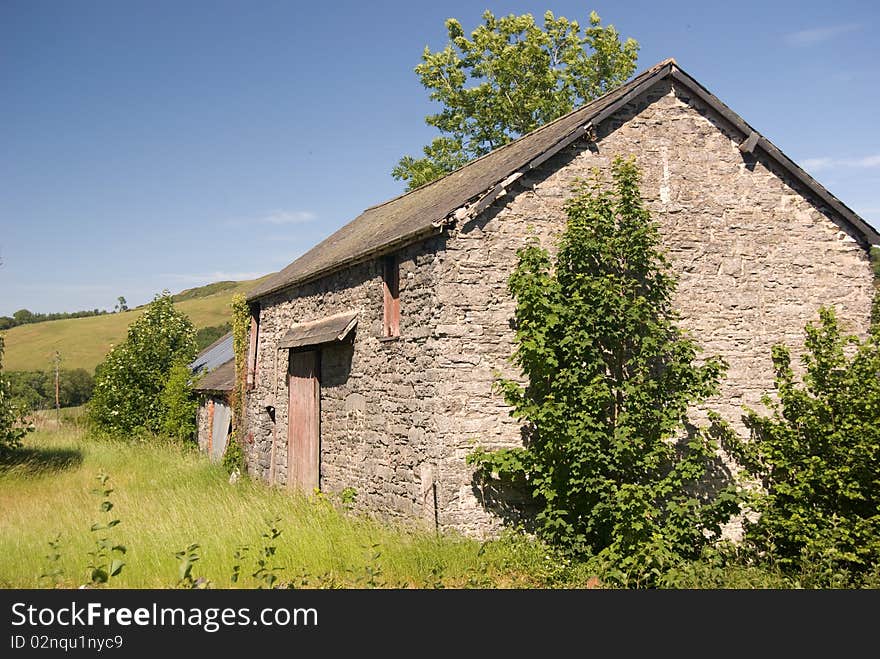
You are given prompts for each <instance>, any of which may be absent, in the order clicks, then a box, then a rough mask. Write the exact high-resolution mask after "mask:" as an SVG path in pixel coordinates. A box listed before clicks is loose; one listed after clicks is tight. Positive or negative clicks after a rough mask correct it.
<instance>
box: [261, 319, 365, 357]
mask: <svg viewBox="0 0 880 659" xmlns="http://www.w3.org/2000/svg"><path fill="white" fill-rule="evenodd" d="M355 325H357V313H356V312H349V313H343V314H337V315H335V316H329V317H327V318H322V319H321V320H316V321H313V322H310V323H301V324H299V325H294V326H293V327H292V328H291V329H290V330H289V331H288V332H287V334H285V335H284V336H283V337H282V338H281V341H279V342H278V347H279V348H302V347H304V346H316V345H321V344H323V343H338V342H340V341H344V340H345V338H346V337H347V336H348V335H349V334H350V333H351V331H352V330H353V329H354V328H355Z"/></svg>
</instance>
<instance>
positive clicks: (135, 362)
mask: <svg viewBox="0 0 880 659" xmlns="http://www.w3.org/2000/svg"><path fill="white" fill-rule="evenodd" d="M195 355H196V342H195V330H194V328H193V325H192V322H191V321H190V320H189V318H188V317H187V316H186V314H184V313H182V312H180V311H178V310H177V309H175V308H174V303H173V300H172V299H171V294H170V293H169V292H168V291H163V292H162V293H161V294H159V295H156V297H155V298H153V301H152V302H150V304H149V305H147V308H146V310H145V311H144V313H143V314H141V315H140V316H139V317H138V318H137V320H135V321H134V322H133V323H132V324H131V325H129V327H128V335H127V337H126V339H125V341H123V342H122V343H120V344H119V345H117V346H114V347H113V348H112V349H111V350H110V352H109V354H108V355H107V357H106V358H105V359H104V361H103V362H101V363H100V364H99V365H98V367H97V368H96V369H95V390H94V394H93V397H92V400H91V401H90V402H89V405H88V409H89V418H90V419H91V420H92V421H93V422H94V423H95V424H96V425H97V426H98V427H100V428H102V429H104V430H106V431H108V432H114V433H127V432H132V431H136V430H139V429H145V430H148V431H150V432H158V431H160V430H161V429H162V422H163V418H164V407H163V405H162V401H161V394H162V391H163V390H164V388H165V383H166V381H167V379H168V375H169V373H170V372H171V369H172V367H173V366H174V365H175V364H179V363H182V362H190V361H192V359H194V358H195Z"/></svg>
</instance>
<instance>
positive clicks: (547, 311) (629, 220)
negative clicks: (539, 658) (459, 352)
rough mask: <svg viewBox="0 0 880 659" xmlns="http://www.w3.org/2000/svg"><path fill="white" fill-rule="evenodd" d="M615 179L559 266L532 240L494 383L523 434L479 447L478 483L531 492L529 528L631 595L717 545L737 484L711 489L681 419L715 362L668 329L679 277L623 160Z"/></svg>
mask: <svg viewBox="0 0 880 659" xmlns="http://www.w3.org/2000/svg"><path fill="white" fill-rule="evenodd" d="M612 173H613V183H612V184H611V185H610V186H608V185H607V184H603V182H602V181H601V179H600V177H599V174H598V172H597V173H596V175H595V177H594V178H593V180H591V181H589V182H585V183H581V184H580V185H579V186H577V187H576V189H575V194H574V196H573V197H572V198H571V199H570V200H569V201H568V202H567V204H566V206H565V210H566V212H567V216H568V220H567V224H566V227H565V230H564V232H563V234H562V236H561V240H560V243H559V249H558V253H557V255H556V257H555V258H551V256H550V254H549V253H548V252H547V251H546V250H545V249H543V248H541V247H540V246H539V245H538V244H537V242H536V241H534V240H533V241H530V242H529V243H528V244H527V245H526V246H525V247H523V248H521V249H520V250H519V251H518V257H519V259H518V263H517V265H516V268H515V270H514V272H513V273H512V274H511V276H510V280H509V288H510V292H511V293H512V294H513V296H514V298H515V300H516V311H515V319H516V349H515V352H514V354H513V356H512V359H513V362H514V363H515V364H516V365H517V366H518V367H519V368H520V369H521V371H522V375H523V376H524V377H523V380H524V381H525V383H524V384H523V383H521V382H520V381H518V380H510V379H501V380H499V381H498V388H499V390H500V392H501V393H502V394H503V396H504V399H505V400H506V402H507V403H508V404H509V405H511V407H512V411H511V414H512V416H514V417H515V418H516V419H518V420H519V421H521V422H522V423H523V425H524V427H525V429H526V432H527V440H526V442H525V445H524V447H522V448H512V449H502V450H494V451H485V450H482V449H478V450H476V451H474V452H473V453H472V454H471V455H470V456H469V462H470V463H471V464H475V465H477V466H478V472H477V473H478V478H479V477H482V478H483V479H486V480H489V481H492V480H494V481H500V483H499V482H496V483H495V485H496V486H499V485H500V486H501V487H502V488H503V487H504V486H505V485H508V486H509V485H513V486H516V487H517V488H525V489H526V490H527V491H528V493H529V494H530V495H531V497H532V498H533V503H534V504H535V505H536V506H537V508H538V514H537V516H536V522H537V529H538V532H539V534H540V535H541V536H543V537H544V538H545V539H546V540H548V541H550V542H551V543H553V544H556V545H559V546H562V547H564V548H566V549H568V550H570V551H572V552H575V553H578V554H582V555H587V556H593V557H594V558H595V559H596V560H598V561H600V562H602V563H604V564H605V565H609V566H611V568H612V571H613V572H614V573H616V574H617V575H618V577H617V578H619V579H620V580H621V582H623V583H627V584H636V583H639V584H647V583H650V582H651V580H652V579H654V578H656V577H657V576H658V575H659V574H661V573H662V572H663V571H664V570H665V569H667V568H669V567H671V566H672V565H674V564H676V563H677V562H679V561H681V560H683V559H690V558H694V557H696V556H698V555H699V554H700V551H701V549H702V548H703V547H705V546H706V545H707V544H709V543H711V542H713V541H715V540H716V539H718V538H719V537H720V533H721V525H722V524H723V523H725V522H726V521H728V520H729V519H730V517H731V516H732V515H733V514H735V513H736V512H738V510H739V494H738V492H737V489H736V487H735V486H734V485H733V484H730V483H728V484H723V483H721V484H717V483H716V484H713V485H712V486H711V487H701V486H702V485H706V483H707V480H706V477H707V475H708V473H709V472H708V470H709V468H710V466H711V465H712V463H713V462H714V461H715V460H716V453H715V445H714V443H713V442H712V441H711V440H710V439H709V436H708V434H707V433H705V432H703V430H702V429H699V428H695V427H693V426H689V424H688V423H687V411H688V408H689V407H690V406H691V405H693V404H695V403H699V402H700V401H703V400H704V399H705V398H706V397H707V396H709V395H712V394H714V393H716V392H717V387H718V383H719V380H720V377H721V375H722V373H723V372H724V369H725V365H724V363H723V362H722V361H721V359H720V358H716V357H709V358H706V359H702V360H701V363H698V359H697V357H698V352H699V351H698V347H697V345H696V344H695V343H694V342H693V341H692V340H691V339H690V338H688V337H687V336H686V335H685V334H684V333H683V331H682V330H681V329H680V328H679V327H678V326H677V315H676V313H675V312H674V310H673V307H672V296H673V293H674V291H675V286H676V281H675V278H674V276H673V274H672V273H671V271H670V269H669V264H668V262H667V260H666V258H665V257H664V255H663V253H662V252H661V251H660V248H659V240H660V239H659V233H658V230H657V227H656V224H655V223H654V221H653V220H652V219H651V217H650V214H649V212H648V210H647V209H646V207H645V206H644V204H643V202H642V199H641V197H640V193H639V187H638V185H639V172H638V169H637V167H636V165H635V163H634V161H633V160H623V159H621V158H617V159H616V160H615V162H614V164H613V170H612Z"/></svg>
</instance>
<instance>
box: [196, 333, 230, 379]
mask: <svg viewBox="0 0 880 659" xmlns="http://www.w3.org/2000/svg"><path fill="white" fill-rule="evenodd" d="M233 356H234V353H233V350H232V332H229V333H228V334H226V335H224V336H221V337H220V338H219V339H217V340H216V341H214V343H212V344H211V345H209V346H208V347H207V348H205V349H204V350H202V351H201V352H200V353H199V354H198V356H197V357H196V358H195V359H194V360H193V361H192V362H191V363H190V365H189V367H190V369H191V370H192V372H193V373H201V372H203V371H213V370H214V369H215V368H218V367H219V366H221V365H223V364H225V363H226V362H228V361H229V360H230V359H232V358H233Z"/></svg>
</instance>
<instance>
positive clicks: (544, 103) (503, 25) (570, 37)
mask: <svg viewBox="0 0 880 659" xmlns="http://www.w3.org/2000/svg"><path fill="white" fill-rule="evenodd" d="M483 21H484V22H483V24H482V25H480V26H479V27H477V29H475V30H474V31H473V32H472V33H471V36H470V38H468V37H467V36H465V33H464V30H463V28H462V26H461V23H460V22H459V21H458V20H456V19H454V18H450V19H448V20H447V21H446V31H447V34H448V36H449V42H448V43H447V45H446V47H445V48H444V49H443V50H439V51H437V52H431V50H430V48H428V47H427V46H426V47H425V51H424V53H423V54H422V63H421V64H419V65H418V66H416V68H415V72H416V74H417V75H418V76H419V80H421V82H422V85H424V87H425V88H426V89H428V90H430V98H431V100H432V101H437V102H438V103H440V104H441V105H442V109H441V111H440V112H438V113H436V114H431V115H428V116H427V117H426V118H425V122H426V123H427V124H428V125H429V126H433V127H435V128H437V129H438V130H439V131H440V133H441V135H440V136H439V137H437V138H435V139H434V140H433V141H432V142H431V144H429V145H427V146H426V147H424V149H423V151H424V156H423V157H421V158H415V157H413V156H404V157H403V158H401V159H400V161H399V162H398V164H397V166H396V167H394V169H393V171H392V176H394V178H396V179H398V180H403V181H406V182H407V187H408V189H410V190H411V189H413V188H417V187H419V186H420V185H424V184H425V183H428V182H430V181H433V180H434V179H436V178H439V177H441V176H443V175H445V174H448V173H449V172H451V171H453V170H454V169H457V168H458V167H460V166H462V165H463V164H465V163H466V162H468V161H469V160H472V159H473V158H476V157H478V156H481V155H484V154H486V153H488V152H489V151H491V150H492V149H495V148H497V147H499V146H502V145H504V144H507V143H508V142H510V141H511V140H513V139H515V138H517V137H519V136H521V135H524V134H526V133H528V132H530V131H532V130H534V129H535V128H538V127H539V126H541V125H543V124H545V123H547V122H548V121H552V120H553V119H556V118H557V117H560V116H562V115H563V114H565V113H567V112H570V111H571V110H573V109H574V108H575V107H577V106H579V105H581V104H583V103H585V102H587V101H590V100H592V99H594V98H597V97H599V96H601V95H602V94H604V93H605V92H606V91H608V90H609V89H612V88H614V87H616V86H618V85H620V84H621V83H623V82H625V81H626V79H627V78H628V77H629V76H630V75H631V74H632V73H633V71H635V67H636V58H637V56H638V50H639V45H638V43H637V42H636V41H635V40H633V39H627V40H626V41H625V42H623V43H621V40H620V35H619V34H618V32H617V30H615V28H614V26H613V25H609V26H608V27H602V25H601V19H600V18H599V15H598V14H596V12H591V13H590V17H589V25H588V26H586V27H583V28H582V26H581V24H580V23H578V22H577V21H574V20H569V19H567V18H565V17H564V16H560V17H558V18H557V17H555V16H554V15H553V12H550V11H548V12H546V13H545V14H544V27H543V28H541V27H540V26H539V25H538V24H537V23H536V22H535V19H534V17H533V16H532V15H531V14H523V15H521V16H515V15H513V14H510V15H508V16H503V17H497V18H496V17H495V15H494V14H492V12H490V11H488V10H487V11H486V12H484V13H483Z"/></svg>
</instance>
